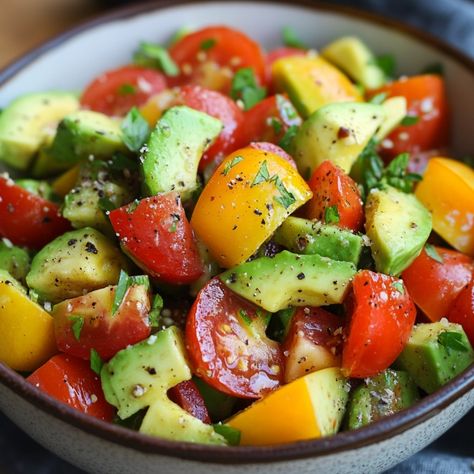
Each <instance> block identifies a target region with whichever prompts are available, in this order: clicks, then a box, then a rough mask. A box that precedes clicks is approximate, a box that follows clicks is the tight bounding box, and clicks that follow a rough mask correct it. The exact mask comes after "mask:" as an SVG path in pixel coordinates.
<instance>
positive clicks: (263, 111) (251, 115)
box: [244, 95, 302, 144]
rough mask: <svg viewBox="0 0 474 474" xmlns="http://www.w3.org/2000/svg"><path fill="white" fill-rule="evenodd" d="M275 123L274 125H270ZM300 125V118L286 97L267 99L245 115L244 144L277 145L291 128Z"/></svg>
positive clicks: (277, 96)
mask: <svg viewBox="0 0 474 474" xmlns="http://www.w3.org/2000/svg"><path fill="white" fill-rule="evenodd" d="M275 121H276V123H275V125H272V122H275ZM301 123H302V120H301V117H300V116H299V115H298V112H296V109H295V108H294V107H293V105H292V104H291V102H289V100H288V99H287V98H286V97H284V96H282V95H273V96H271V97H267V98H266V99H263V100H262V101H261V102H259V103H258V104H256V105H254V106H253V107H252V108H251V109H249V110H248V111H247V112H246V113H245V129H244V134H245V142H246V143H250V142H270V143H274V144H278V143H279V142H280V140H281V139H282V138H283V137H284V135H285V132H286V131H287V130H288V129H289V128H290V127H291V126H293V125H296V126H299V125H301ZM275 126H277V127H278V129H279V130H278V129H275Z"/></svg>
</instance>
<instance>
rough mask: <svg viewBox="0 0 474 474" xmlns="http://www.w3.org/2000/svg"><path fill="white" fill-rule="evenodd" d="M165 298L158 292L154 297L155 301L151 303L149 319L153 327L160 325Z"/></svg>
mask: <svg viewBox="0 0 474 474" xmlns="http://www.w3.org/2000/svg"><path fill="white" fill-rule="evenodd" d="M163 305H164V302H163V298H162V297H161V296H160V295H159V294H158V293H157V294H156V295H155V296H154V297H153V302H152V304H151V311H150V312H149V314H148V320H149V322H150V326H151V327H152V328H157V327H159V326H160V316H161V311H162V309H163Z"/></svg>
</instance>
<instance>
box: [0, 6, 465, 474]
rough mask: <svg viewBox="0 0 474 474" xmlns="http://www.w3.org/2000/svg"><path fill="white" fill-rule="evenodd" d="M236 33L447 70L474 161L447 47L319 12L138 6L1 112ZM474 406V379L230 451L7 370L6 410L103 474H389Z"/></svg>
mask: <svg viewBox="0 0 474 474" xmlns="http://www.w3.org/2000/svg"><path fill="white" fill-rule="evenodd" d="M219 23H224V24H229V25H233V26H235V27H236V28H238V29H241V30H243V31H244V32H246V33H248V34H249V35H250V36H252V37H254V38H255V39H257V40H258V41H259V42H261V43H262V44H263V45H264V46H266V47H271V46H272V45H277V44H280V41H281V38H280V32H281V28H282V27H283V26H286V25H291V26H293V27H295V28H296V29H297V31H298V34H299V35H300V36H301V38H302V39H304V40H305V42H306V43H308V44H311V45H316V46H317V45H323V44H325V43H327V42H329V41H331V40H332V39H334V38H337V37H339V36H341V35H346V34H349V33H350V34H355V35H358V36H360V37H361V38H362V39H363V40H365V41H366V42H367V43H368V44H369V45H370V46H371V48H373V49H374V50H375V51H376V52H377V53H386V52H391V53H394V54H395V55H396V57H397V61H398V64H399V70H400V71H404V72H406V73H407V74H414V73H417V72H419V71H420V70H421V69H422V68H423V67H424V66H426V65H428V64H431V63H435V62H441V63H442V64H443V65H444V69H445V75H446V81H447V87H448V93H449V99H450V104H451V107H452V123H453V145H454V148H455V149H456V150H457V151H458V152H459V153H468V152H472V151H473V150H474V134H473V133H472V123H474V62H473V61H472V60H470V59H469V58H467V57H464V56H463V55H462V54H460V53H459V52H457V51H455V50H453V49H451V48H449V47H448V46H446V45H445V44H443V43H441V42H440V41H438V40H436V39H434V38H431V37H427V36H426V35H424V34H422V33H420V32H416V31H414V30H412V29H409V28H407V27H402V26H400V25H396V24H394V23H393V22H391V21H388V20H384V19H381V18H377V17H374V16H373V15H368V14H362V13H360V12H355V11H350V10H347V9H345V8H340V7H337V8H336V7H333V6H327V5H326V6H325V5H320V4H318V3H316V2H311V3H305V2H304V1H301V0H300V1H297V2H291V3H284V2H277V3H267V2H251V3H250V2H225V3H224V2H203V3H194V2H183V1H174V2H172V1H168V2H166V1H165V2H158V3H148V4H144V5H138V6H132V7H130V8H127V9H124V10H121V11H118V12H117V13H113V14H111V15H108V16H104V17H102V18H99V19H97V20H95V21H92V22H90V23H88V24H86V25H84V26H81V27H79V28H77V29H75V30H73V31H71V32H69V33H67V34H65V35H63V36H60V37H59V38H57V39H55V40H53V41H51V42H49V43H47V44H45V45H44V46H42V47H40V48H39V49H37V50H35V51H33V52H32V53H30V54H27V55H26V56H24V57H23V58H22V59H20V60H19V61H17V62H16V63H15V64H13V65H12V66H10V67H8V68H7V69H6V70H4V71H3V72H1V73H0V106H4V105H5V104H7V103H8V102H9V101H10V100H11V99H13V98H15V97H16V96H18V95H20V94H23V93H25V92H30V91H41V90H49V89H75V88H77V89H80V88H82V87H83V86H84V85H85V84H86V83H87V82H88V81H89V80H90V79H91V78H93V77H94V76H95V75H97V74H98V73H100V72H102V71H103V70H105V69H107V68H111V67H114V66H117V65H120V64H123V63H126V62H127V61H129V59H130V57H131V53H132V51H133V50H134V48H135V47H136V45H137V44H138V42H139V41H140V40H149V41H155V42H160V41H165V40H166V39H167V38H169V37H170V35H171V34H172V33H173V32H175V31H176V30H177V29H178V28H179V27H181V26H183V25H189V26H203V25H208V24H219ZM473 406H474V367H471V368H470V369H468V370H467V371H466V372H465V373H464V374H462V375H460V376H459V377H457V378H456V379H455V380H453V381H452V382H451V383H449V384H448V385H446V386H445V387H443V388H442V389H441V390H439V391H438V392H436V393H435V394H433V395H430V396H428V397H426V398H424V399H423V400H422V401H421V402H420V403H418V404H417V405H416V406H414V407H412V408H410V409H408V410H406V411H403V412H401V413H399V414H397V415H395V416H392V417H389V418H386V419H384V420H382V421H379V422H377V423H374V424H372V425H370V426H368V427H365V428H363V429H360V430H357V431H353V432H346V433H341V434H338V435H337V436H334V437H332V438H327V439H321V440H313V441H304V442H298V443H292V444H287V445H281V446H269V447H239V448H218V447H208V446H202V445H193V444H188V443H179V442H170V441H166V440H162V439H157V438H151V437H147V436H144V435H141V434H139V433H136V432H133V431H128V430H126V429H124V428H120V427H118V426H115V425H111V424H106V423H102V422H100V421H98V420H96V419H93V418H90V417H88V416H85V415H83V414H81V413H79V412H76V411H74V410H72V409H70V408H68V407H67V406H64V405H62V404H60V403H58V402H56V401H54V400H53V399H51V398H49V397H48V396H47V395H44V394H42V393H40V392H39V391H38V390H37V389H36V388H34V387H33V386H30V385H29V384H27V383H26V382H25V380H24V379H23V378H22V377H21V376H20V375H18V374H16V373H14V372H13V371H12V370H9V369H8V368H7V367H5V366H3V365H1V364H0V409H1V410H2V411H3V412H4V413H5V414H6V415H7V416H8V417H9V418H11V419H12V420H13V421H14V422H15V423H16V424H17V425H18V426H19V427H20V428H22V429H23V430H24V431H26V432H27V433H28V434H29V435H30V436H32V437H33V438H34V439H35V440H37V441H38V442H39V443H41V444H42V445H43V446H45V447H46V448H48V449H49V450H51V451H53V452H55V453H56V454H57V455H59V456H60V457H62V458H64V459H66V460H67V461H69V462H71V463H73V464H75V465H77V466H79V467H81V468H83V469H85V470H87V471H90V472H98V473H107V474H113V473H137V472H138V473H144V472H149V473H155V472H156V473H158V472H159V473H173V474H179V473H188V472H193V473H202V474H204V473H205V474H210V473H216V474H217V473H220V472H222V471H223V470H225V472H227V473H229V474H243V473H246V474H251V473H257V472H258V473H273V474H276V473H288V472H295V473H296V472H298V473H305V472H308V473H310V472H321V473H327V472H331V473H333V474H336V473H355V472H365V473H370V472H379V471H382V470H385V469H388V468H389V467H391V466H393V465H395V464H396V463H398V462H400V461H402V460H403V459H405V458H407V457H409V456H410V455H412V454H414V453H415V452H417V451H419V450H420V449H422V448H423V447H425V446H426V445H428V444H429V443H431V442H432V441H433V440H435V439H436V438H437V437H439V436H440V435H441V434H442V433H444V432H445V431H446V430H447V429H448V428H449V427H451V426H452V425H453V424H454V423H456V421H458V420H459V419H460V418H461V417H462V416H463V415H464V414H466V413H467V412H468V411H469V410H470V409H471V408H472V407H473Z"/></svg>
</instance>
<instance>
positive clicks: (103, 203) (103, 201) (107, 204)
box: [97, 196, 117, 211]
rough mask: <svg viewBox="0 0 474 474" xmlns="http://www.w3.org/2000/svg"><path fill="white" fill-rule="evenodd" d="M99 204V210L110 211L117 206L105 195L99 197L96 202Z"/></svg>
mask: <svg viewBox="0 0 474 474" xmlns="http://www.w3.org/2000/svg"><path fill="white" fill-rule="evenodd" d="M97 204H98V205H99V209H100V210H101V211H112V210H114V209H115V208H116V207H117V206H116V205H115V204H114V203H113V202H112V201H111V200H110V199H109V198H108V197H106V196H103V197H101V198H99V201H98V203H97Z"/></svg>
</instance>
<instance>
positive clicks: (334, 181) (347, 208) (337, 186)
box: [304, 160, 364, 231]
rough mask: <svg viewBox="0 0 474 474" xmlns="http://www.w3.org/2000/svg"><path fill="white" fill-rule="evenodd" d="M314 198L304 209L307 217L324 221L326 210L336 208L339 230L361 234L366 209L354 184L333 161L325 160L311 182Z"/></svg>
mask: <svg viewBox="0 0 474 474" xmlns="http://www.w3.org/2000/svg"><path fill="white" fill-rule="evenodd" d="M308 184H309V187H310V188H311V191H313V197H312V199H311V200H310V201H309V202H308V203H307V204H306V206H305V208H304V212H305V217H307V218H308V219H318V220H320V221H323V222H324V221H325V215H326V212H327V211H326V210H327V209H328V208H330V207H333V206H335V208H336V209H337V215H338V216H339V218H338V220H337V219H336V221H335V224H336V225H338V226H339V227H342V228H346V229H351V230H353V231H358V230H360V228H361V227H362V224H363V222H364V208H363V204H362V199H361V197H360V192H359V189H358V188H357V184H356V183H355V181H354V180H353V179H352V178H350V177H349V176H348V175H347V174H346V173H344V171H343V170H342V169H341V168H339V167H338V166H336V165H334V164H333V163H332V162H331V161H329V160H328V161H324V162H323V163H321V165H319V166H318V168H316V169H315V170H314V173H313V176H311V179H310V180H309V181H308Z"/></svg>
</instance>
